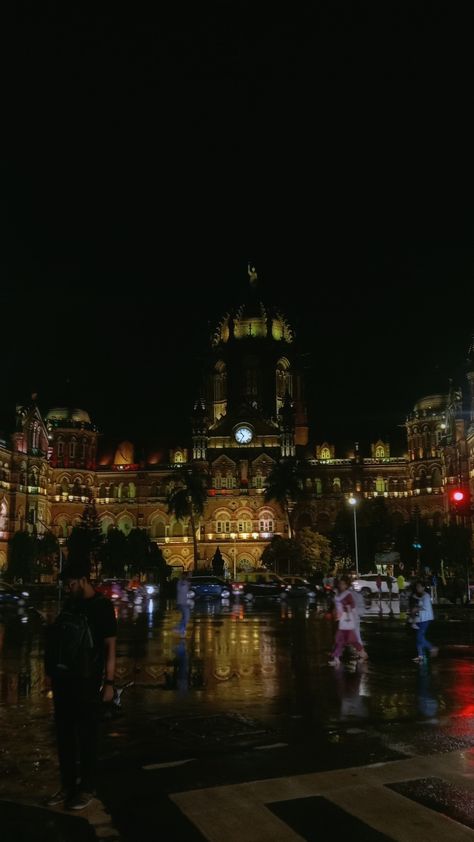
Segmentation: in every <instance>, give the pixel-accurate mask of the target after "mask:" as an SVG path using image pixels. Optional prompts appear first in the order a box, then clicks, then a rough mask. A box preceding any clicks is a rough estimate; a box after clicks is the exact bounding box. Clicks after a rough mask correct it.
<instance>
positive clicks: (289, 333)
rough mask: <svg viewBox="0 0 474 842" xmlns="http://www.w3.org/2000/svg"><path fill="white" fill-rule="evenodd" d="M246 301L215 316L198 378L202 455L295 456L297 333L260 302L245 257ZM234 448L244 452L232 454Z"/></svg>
mask: <svg viewBox="0 0 474 842" xmlns="http://www.w3.org/2000/svg"><path fill="white" fill-rule="evenodd" d="M248 274H249V288H248V290H247V295H246V297H245V300H244V301H243V302H242V303H241V304H239V305H238V306H236V307H233V308H231V309H230V310H229V311H228V312H227V313H226V314H225V315H224V316H223V317H222V318H221V319H220V321H219V323H218V325H217V327H216V330H215V331H214V334H213V336H212V338H211V352H210V356H209V365H208V369H207V372H206V375H205V383H204V384H203V392H204V394H205V404H206V411H207V417H208V427H207V441H206V445H207V458H208V460H209V461H210V462H212V459H213V457H215V456H217V455H222V452H223V450H224V451H228V452H229V456H230V457H231V458H236V457H237V456H246V454H245V453H244V452H243V451H249V453H248V456H249V457H251V458H255V457H256V456H257V455H258V452H256V451H258V450H265V451H266V452H269V453H272V454H273V455H274V458H278V457H279V456H280V455H281V454H285V455H296V450H297V448H298V447H300V448H302V447H305V445H306V444H307V442H308V420H307V413H306V407H305V401H304V393H303V377H302V373H301V368H300V365H299V353H298V349H297V343H296V341H295V335H294V332H293V329H292V327H291V325H290V324H289V322H288V320H287V318H286V317H285V315H284V314H283V313H282V312H281V310H280V309H279V308H277V307H274V306H271V305H268V304H267V303H264V302H263V301H262V300H261V298H260V294H259V287H258V275H257V271H256V268H255V266H254V264H253V263H249V267H248ZM237 451H242V453H240V454H239V453H238V452H237Z"/></svg>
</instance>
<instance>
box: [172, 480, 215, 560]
mask: <svg viewBox="0 0 474 842" xmlns="http://www.w3.org/2000/svg"><path fill="white" fill-rule="evenodd" d="M179 479H180V485H179V486H178V488H175V489H174V490H173V491H172V492H171V494H170V495H169V496H168V512H169V513H170V514H174V516H175V517H176V520H184V519H185V518H189V520H190V521H191V530H192V534H193V547H194V563H193V567H194V570H195V571H196V570H197V569H198V555H199V552H198V543H197V537H196V520H195V518H196V516H198V517H200V516H201V515H202V513H203V512H204V503H205V501H206V487H205V482H204V477H203V474H202V471H198V470H196V469H195V468H190V469H188V470H184V471H183V473H182V474H180V477H179Z"/></svg>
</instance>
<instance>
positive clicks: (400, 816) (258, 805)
mask: <svg viewBox="0 0 474 842" xmlns="http://www.w3.org/2000/svg"><path fill="white" fill-rule="evenodd" d="M470 764H471V759H470V754H469V752H467V751H465V750H461V751H459V750H456V751H454V752H447V753H442V754H439V755H429V756H423V757H421V756H418V757H410V758H406V759H402V760H393V761H386V762H385V763H374V764H372V765H370V766H355V767H352V768H349V769H334V770H330V771H326V772H314V773H309V774H303V775H293V776H291V777H286V778H269V779H266V780H260V781H258V780H257V781H248V782H245V783H241V784H233V785H227V786H220V787H209V788H206V789H199V790H198V789H195V790H189V791H187V792H176V793H171V794H170V796H169V797H170V799H171V800H172V801H174V803H175V804H176V805H177V806H178V807H179V808H180V810H181V811H182V812H183V813H184V815H185V816H187V818H188V819H189V820H190V821H192V822H193V823H194V825H195V826H196V827H197V828H198V829H199V831H200V832H201V834H202V835H203V836H204V838H205V839H206V840H208V842H222V840H223V839H225V840H226V842H239V840H241V839H242V828H243V827H244V828H245V839H246V842H273V841H274V840H275V839H278V842H297V840H298V842H301V836H299V835H298V834H296V833H295V832H294V831H293V830H292V829H291V828H290V827H289V826H288V825H287V824H286V823H285V822H283V821H282V820H280V819H279V818H278V817H277V816H276V815H275V814H274V813H273V812H272V811H271V810H270V809H268V804H270V803H272V802H278V801H287V800H291V799H298V798H304V797H307V796H310V795H311V796H313V795H321V796H323V797H324V798H326V799H328V800H329V801H332V802H333V803H334V804H337V805H338V806H339V807H341V808H342V809H344V810H346V812H348V813H349V814H351V815H352V816H356V817H357V818H358V819H360V820H361V821H363V822H365V824H366V825H368V826H369V827H371V828H373V829H375V830H379V831H380V832H381V833H385V834H387V832H388V833H389V834H390V836H391V837H392V838H393V839H394V840H396V842H418V840H420V839H429V840H430V842H445V840H446V839H449V840H450V842H472V839H473V835H472V830H471V829H470V828H468V827H466V826H465V825H462V824H459V823H458V822H457V821H453V820H452V819H450V818H448V817H447V816H445V815H443V814H442V813H438V812H435V811H434V810H431V809H430V808H428V807H424V806H423V805H421V804H418V803H417V802H415V801H411V800H410V799H409V798H405V797H404V796H402V795H399V794H398V793H396V792H394V791H393V790H390V789H388V788H387V787H386V784H389V783H396V782H399V781H409V780H413V779H417V778H424V777H426V776H427V775H431V776H433V775H436V776H439V777H440V778H442V779H443V780H449V781H451V782H452V783H454V784H455V785H458V786H461V787H467V788H469V789H471V788H472V789H474V780H472V777H471V776H472V772H471V765H470Z"/></svg>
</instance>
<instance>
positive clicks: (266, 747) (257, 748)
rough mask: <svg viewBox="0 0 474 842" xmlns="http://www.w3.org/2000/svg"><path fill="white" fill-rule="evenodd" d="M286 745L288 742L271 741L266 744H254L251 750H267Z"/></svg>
mask: <svg viewBox="0 0 474 842" xmlns="http://www.w3.org/2000/svg"><path fill="white" fill-rule="evenodd" d="M287 745H288V743H271V745H268V746H254V747H253V750H254V751H267V749H269V748H284V747H285V746H287Z"/></svg>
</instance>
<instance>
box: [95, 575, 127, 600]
mask: <svg viewBox="0 0 474 842" xmlns="http://www.w3.org/2000/svg"><path fill="white" fill-rule="evenodd" d="M128 581H129V580H128V579H104V580H103V582H98V583H97V584H96V585H95V589H96V591H99V593H103V594H104V596H106V597H108V598H109V599H113V600H128V594H127V586H128Z"/></svg>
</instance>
